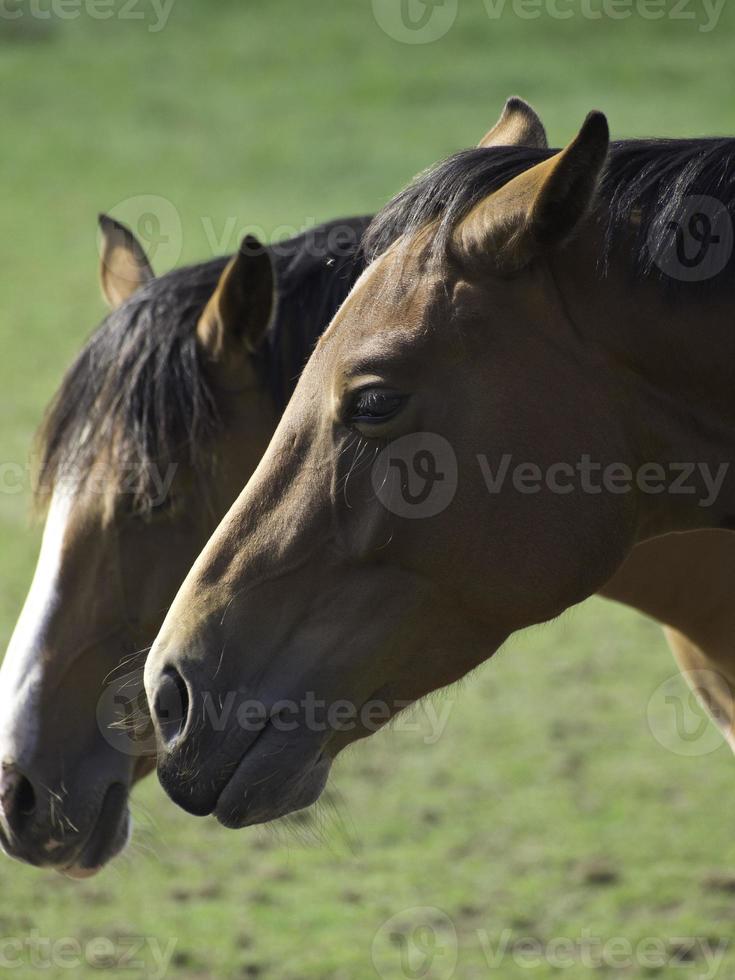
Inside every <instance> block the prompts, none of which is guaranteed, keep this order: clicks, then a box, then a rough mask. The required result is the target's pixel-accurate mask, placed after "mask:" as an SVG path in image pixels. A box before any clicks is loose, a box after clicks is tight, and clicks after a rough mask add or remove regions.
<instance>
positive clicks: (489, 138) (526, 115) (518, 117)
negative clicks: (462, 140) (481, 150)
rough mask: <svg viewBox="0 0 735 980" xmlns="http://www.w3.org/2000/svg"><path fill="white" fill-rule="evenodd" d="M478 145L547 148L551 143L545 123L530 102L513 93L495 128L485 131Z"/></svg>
mask: <svg viewBox="0 0 735 980" xmlns="http://www.w3.org/2000/svg"><path fill="white" fill-rule="evenodd" d="M477 145H478V147H487V146H534V147H537V148H538V149H539V150H545V149H546V147H547V146H548V145H549V143H548V140H547V139H546V130H545V129H544V124H543V123H542V122H541V120H540V119H539V117H538V114H537V113H536V112H534V110H533V109H532V108H531V106H530V105H529V104H528V102H524V101H523V99H519V98H518V96H516V95H512V96H511V97H510V98H509V99H508V101H507V102H506V103H505V108H504V109H503V114H502V115H501V117H500V119H498V121H497V122H496V123H495V125H494V126H493V128H492V129H491V130H490V131H489V132H487V133H485V135H484V136H483V137H482V139H481V140H480V142H479V143H478V144H477Z"/></svg>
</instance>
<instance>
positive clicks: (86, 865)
mask: <svg viewBox="0 0 735 980" xmlns="http://www.w3.org/2000/svg"><path fill="white" fill-rule="evenodd" d="M127 803H128V790H127V787H125V786H124V785H123V784H122V783H113V785H112V786H110V788H109V789H108V790H107V792H106V793H105V796H104V799H103V800H102V805H101V807H100V810H99V814H98V816H97V820H96V822H95V824H94V826H93V828H92V830H91V832H90V834H89V836H88V837H87V839H86V841H85V842H84V844H83V845H82V847H81V848H80V849H79V851H78V852H77V855H76V857H75V858H74V860H73V861H72V862H71V863H70V864H69V865H67V866H65V867H63V868H59V869H58V870H59V871H60V872H61V874H63V875H64V876H65V877H67V878H74V879H82V878H91V877H92V876H93V875H96V874H98V873H99V872H100V871H101V870H102V868H103V867H104V866H105V865H106V864H108V863H109V862H110V861H111V860H112V859H113V858H114V857H116V856H117V855H118V854H119V853H120V852H121V851H122V850H123V849H124V848H125V845H126V844H127V842H128V837H129V831H130V814H129V811H128V806H127Z"/></svg>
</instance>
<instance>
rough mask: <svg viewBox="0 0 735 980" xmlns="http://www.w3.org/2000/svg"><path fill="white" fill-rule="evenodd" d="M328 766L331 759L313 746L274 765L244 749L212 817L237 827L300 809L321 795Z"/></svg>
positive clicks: (265, 821)
mask: <svg viewBox="0 0 735 980" xmlns="http://www.w3.org/2000/svg"><path fill="white" fill-rule="evenodd" d="M298 754H299V756H301V755H302V753H301V752H299V753H298ZM331 765H332V760H331V759H328V758H327V757H326V756H325V755H324V754H323V752H322V751H320V750H317V749H315V750H313V751H312V752H310V753H309V755H308V757H307V758H303V757H302V758H299V760H298V762H297V760H296V759H294V760H293V764H291V765H288V764H280V765H275V766H273V765H271V766H266V765H265V764H263V760H262V758H261V759H255V758H251V753H250V752H246V753H245V755H244V756H243V758H242V759H241V760H240V763H239V765H238V766H237V768H236V769H235V771H234V772H233V774H232V777H231V778H230V780H229V782H228V783H227V785H226V786H225V787H224V789H223V790H222V792H221V793H220V795H219V798H218V799H217V802H216V804H215V807H214V811H213V812H214V816H215V817H216V819H217V821H218V822H219V823H220V824H222V826H223V827H227V828H229V829H231V830H239V829H241V828H243V827H251V826H254V825H256V824H262V823H270V822H271V821H272V820H278V819H279V818H280V817H285V816H288V814H290V813H294V812H295V811H297V810H303V809H305V808H306V807H308V806H311V805H312V803H316V801H317V800H318V799H319V797H320V796H321V794H322V791H323V790H324V788H325V786H326V785H327V779H328V778H329V770H330V769H331Z"/></svg>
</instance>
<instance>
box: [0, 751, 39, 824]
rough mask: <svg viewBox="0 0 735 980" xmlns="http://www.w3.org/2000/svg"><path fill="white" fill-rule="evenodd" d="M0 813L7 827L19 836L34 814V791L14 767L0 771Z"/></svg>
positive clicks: (28, 781) (29, 782)
mask: <svg viewBox="0 0 735 980" xmlns="http://www.w3.org/2000/svg"><path fill="white" fill-rule="evenodd" d="M0 812H2V815H3V816H4V818H5V821H6V823H7V825H8V827H9V828H10V829H11V830H12V831H13V833H15V834H19V833H20V832H21V831H22V830H23V827H24V825H25V824H26V823H27V822H28V819H29V818H30V817H32V816H33V815H34V813H35V812H36V791H35V790H34V788H33V785H32V783H31V781H30V780H29V779H26V777H25V776H24V775H23V773H22V772H20V771H19V770H18V769H17V768H16V767H15V766H14V765H12V764H11V765H3V767H2V770H0Z"/></svg>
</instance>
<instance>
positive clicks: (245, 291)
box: [197, 235, 275, 362]
mask: <svg viewBox="0 0 735 980" xmlns="http://www.w3.org/2000/svg"><path fill="white" fill-rule="evenodd" d="M274 290H275V275H274V272H273V264H272V262H271V258H270V255H269V254H268V251H267V249H266V248H265V247H264V246H263V245H261V244H260V242H259V241H258V239H257V238H254V237H253V236H252V235H248V236H247V237H246V238H244V239H243V242H242V244H241V245H240V250H239V251H238V252H237V253H236V254H235V255H234V256H233V257H232V258H231V259H230V261H229V262H228V263H227V265H226V266H225V268H224V271H223V272H222V275H221V276H220V279H219V282H218V283H217V288H216V289H215V291H214V293H213V294H212V296H211V298H210V300H209V302H208V303H207V305H206V307H205V309H204V312H203V313H202V315H201V317H200V319H199V323H198V325H197V336H198V338H199V344H200V346H201V347H202V349H203V350H204V352H205V354H206V356H207V358H208V359H209V360H210V361H214V362H219V361H222V360H223V359H226V358H227V357H228V355H230V354H232V353H236V352H238V351H245V352H247V353H255V351H257V350H258V347H259V346H260V344H261V341H262V340H263V337H264V336H265V332H266V329H267V328H268V324H269V323H270V320H271V315H272V313H273V306H274Z"/></svg>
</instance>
